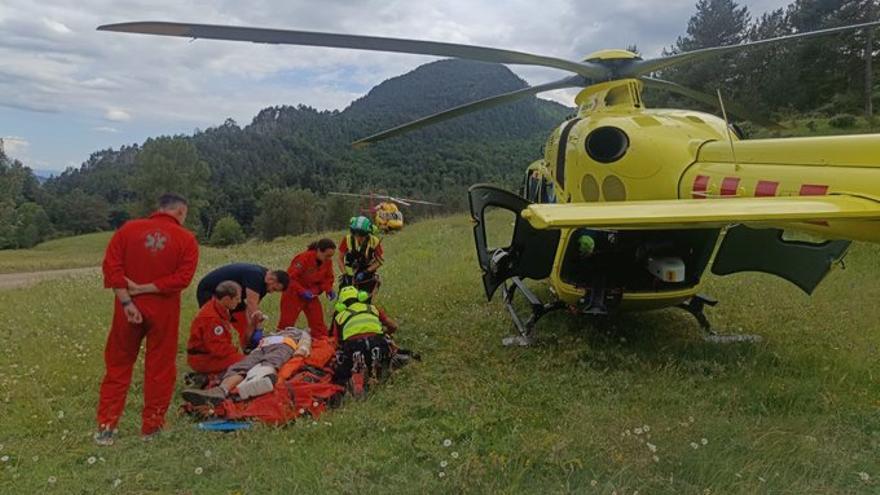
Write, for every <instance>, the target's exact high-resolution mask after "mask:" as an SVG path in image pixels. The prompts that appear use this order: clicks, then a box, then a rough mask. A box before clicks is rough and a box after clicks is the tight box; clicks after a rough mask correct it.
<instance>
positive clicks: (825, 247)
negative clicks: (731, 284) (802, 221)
mask: <svg viewBox="0 0 880 495" xmlns="http://www.w3.org/2000/svg"><path fill="white" fill-rule="evenodd" d="M849 245H850V241H828V242H824V243H821V244H816V243H810V242H803V241H791V240H786V239H784V238H783V231H782V230H780V229H752V228H749V227H746V226H744V225H738V226H736V227H732V228H730V229H728V230H727V234H726V235H725V236H724V240H723V241H722V243H721V247H720V248H718V253H717V254H716V255H715V262H714V263H713V264H712V273H714V274H716V275H730V274H731V273H739V272H748V271H750V272H763V273H769V274H771V275H776V276H778V277H782V278H784V279H785V280H788V281H789V282H791V283H793V284H795V285H797V286H798V287H800V288H801V290H803V291H804V292H806V293H807V294H812V293H813V290H814V289H815V288H816V286H817V285H819V283H820V282H822V279H824V278H825V275H827V274H828V272H829V271H830V270H831V267H832V265H833V264H834V263H835V262H837V261H839V260H840V259H841V258H842V257H843V255H844V254H846V250H847V248H849Z"/></svg>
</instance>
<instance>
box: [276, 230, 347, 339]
mask: <svg viewBox="0 0 880 495" xmlns="http://www.w3.org/2000/svg"><path fill="white" fill-rule="evenodd" d="M335 252H336V244H335V243H334V242H333V241H332V240H330V239H321V240H319V241H316V242H313V243H311V244H309V247H308V249H306V250H305V251H303V252H302V253H299V254H297V255H296V256H294V257H293V260H291V262H290V267H289V268H288V269H287V274H288V275H290V285H289V286H288V288H287V290H285V291H284V292H283V293H282V294H281V316H280V318H279V319H278V328H279V329H284V328H287V327H292V326H294V325H295V324H296V319H297V318H299V314H300V312H304V313H305V314H306V319H307V320H308V322H309V329H310V330H311V334H312V338H313V339H326V338H327V324H326V323H324V309H323V308H322V307H321V301H320V299H318V296H320V295H321V294H322V293H325V294H327V299H331V300H332V299H335V298H336V293H335V292H333V254H334V253H335Z"/></svg>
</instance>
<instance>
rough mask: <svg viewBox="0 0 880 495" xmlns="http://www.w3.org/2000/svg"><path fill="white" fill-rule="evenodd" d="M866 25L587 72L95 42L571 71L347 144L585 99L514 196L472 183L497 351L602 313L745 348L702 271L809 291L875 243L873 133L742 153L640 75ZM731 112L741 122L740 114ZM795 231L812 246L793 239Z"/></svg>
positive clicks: (627, 55)
mask: <svg viewBox="0 0 880 495" xmlns="http://www.w3.org/2000/svg"><path fill="white" fill-rule="evenodd" d="M878 25H880V22H871V23H864V24H858V25H852V26H845V27H839V28H832V29H824V30H820V31H812V32H804V33H799V34H795V35H791V36H784V37H779V38H773V39H767V40H762V41H756V42H751V43H744V44H740V45H733V46H720V47H713V48H705V49H700V50H696V51H692V52H685V53H678V54H674V55H669V56H663V57H659V58H654V59H642V58H641V57H639V56H638V55H636V54H634V53H632V52H630V51H626V50H604V51H599V52H596V53H594V54H592V55H589V56H587V57H586V58H585V59H584V60H583V61H573V60H565V59H560V58H555V57H549V56H543V55H536V54H531V53H525V52H518V51H511V50H503V49H497V48H488V47H481V46H472V45H461V44H452V43H440V42H431V41H421V40H411V39H394V38H381V37H373V36H356V35H346V34H332V33H317V32H308V31H288V30H276V29H261V28H248V27H237V26H215V25H202V24H180V23H168V22H135V23H124V24H113V25H106V26H101V27H99V28H98V29H100V30H107V31H121V32H129V33H143V34H156V35H166V36H180V37H184V38H210V39H223V40H237V41H249V42H256V43H273V44H295V45H311V46H326V47H335V48H351V49H362V50H378V51H391V52H402V53H414V54H422V55H435V56H445V57H455V58H467V59H473V60H479V61H484V62H496V63H503V64H522V65H533V66H541V67H550V68H555V69H560V70H563V71H567V72H569V73H572V74H573V75H571V76H568V77H565V78H563V79H560V80H557V81H553V82H549V83H546V84H540V85H536V86H531V87H526V88H523V89H520V90H517V91H513V92H509V93H505V94H502V95H498V96H492V97H489V98H484V99H482V100H478V101H475V102H473V103H468V104H464V105H461V106H458V107H455V108H452V109H450V110H446V111H443V112H439V113H436V114H434V115H430V116H428V117H424V118H422V119H419V120H416V121H413V122H410V123H406V124H403V125H400V126H398V127H395V128H392V129H389V130H387V131H383V132H381V133H378V134H375V135H372V136H369V137H367V138H364V139H361V140H359V141H357V142H355V143H354V144H355V145H366V144H370V143H374V142H376V141H380V140H382V139H386V138H389V137H392V136H396V135H398V134H402V133H405V132H408V131H411V130H414V129H418V128H421V127H424V126H427V125H431V124H435V123H437V122H441V121H444V120H447V119H450V118H454V117H457V116H460V115H463V114H466V113H470V112H473V111H478V110H482V109H485V108H489V107H493V106H496V105H501V104H505V103H509V102H513V101H516V100H518V99H521V98H525V97H530V96H533V95H536V94H538V93H541V92H545V91H550V90H556V89H562V88H582V89H581V91H580V93H579V94H578V95H577V97H576V99H575V102H576V103H577V107H578V113H577V116H576V117H574V118H572V119H570V120H567V121H566V122H563V123H561V124H560V125H559V126H558V127H557V128H556V129H555V130H554V131H553V133H552V134H551V135H550V138H549V139H548V141H547V144H546V146H545V150H544V157H543V159H542V160H538V161H537V162H535V163H533V164H531V165H530V166H529V167H528V170H527V172H526V176H525V180H524V184H523V189H522V191H521V192H522V195H518V194H514V193H512V192H509V191H506V190H503V189H500V188H497V187H493V186H490V185H475V186H473V187H471V189H470V191H469V199H470V208H471V214H472V216H473V218H474V220H475V227H474V237H475V242H476V246H477V257H478V261H479V265H480V268H481V269H482V271H483V284H484V287H485V292H486V296H487V298H489V299H491V298H492V296H493V294H494V293H495V292H496V291H497V289H498V288H499V287H500V288H501V289H502V293H503V298H504V303H505V305H506V306H507V308H508V309H509V310H510V313H511V315H512V318H513V321H514V324H515V326H516V328H517V330H518V333H517V334H516V335H514V336H513V337H511V338H508V339H505V343H506V344H519V345H528V344H529V343H531V342H532V341H533V337H534V328H535V325H536V323H537V321H538V320H539V319H540V318H541V317H542V316H543V315H545V314H546V313H547V312H549V311H553V310H556V309H563V308H567V309H570V310H573V311H576V312H580V313H584V314H591V315H603V314H609V313H613V312H615V311H629V310H652V309H659V308H665V307H673V306H677V307H680V308H682V309H685V310H687V311H688V312H690V313H691V314H693V315H694V316H695V317H696V318H697V320H698V322H699V323H700V326H701V328H702V329H703V330H705V331H706V334H707V338H708V339H710V340H715V341H729V340H743V339H747V338H750V336H738V335H727V336H719V335H716V334H714V332H713V330H712V328H711V325H710V324H709V321H708V319H707V317H706V315H705V314H704V306H706V305H715V304H716V301H714V300H712V299H709V298H707V297H705V296H701V295H699V294H698V290H699V287H700V282H701V279H702V276H703V274H704V273H705V272H706V270H707V269H710V266H711V270H712V272H713V273H715V274H718V275H726V274H731V273H737V272H744V271H759V272H765V273H771V274H774V275H777V276H779V277H782V278H784V279H786V280H789V281H791V282H792V283H794V284H796V285H797V286H798V287H800V288H801V289H802V290H804V291H805V292H807V293H808V294H809V293H812V291H813V290H814V289H815V288H816V286H817V285H818V284H819V283H820V282H821V281H822V279H823V278H824V277H825V275H826V274H827V273H828V272H829V271H830V270H831V268H832V267H833V265H834V264H835V263H836V262H837V261H838V260H840V259H841V258H842V257H843V256H844V255H845V253H846V250H847V248H848V247H849V244H850V241H851V240H863V241H869V242H880V135H878V134H873V135H859V136H856V135H849V136H834V137H815V138H788V139H761V140H743V139H742V136H741V135H740V134H739V133H738V132H737V129H736V128H735V127H734V126H731V125H729V124H728V121H727V118H726V114H725V115H724V118H719V117H716V116H715V115H711V114H708V113H703V112H697V111H690V110H670V109H648V108H646V107H645V104H644V102H643V101H642V91H643V89H645V88H646V87H648V88H656V89H659V90H664V91H671V92H675V93H678V94H681V95H684V96H687V97H690V98H693V99H695V100H697V101H701V102H703V103H708V104H715V103H716V102H719V101H718V100H716V98H715V97H712V96H710V95H707V94H704V93H701V92H698V91H694V90H692V89H689V88H686V87H683V86H681V85H678V84H676V83H673V82H669V81H664V80H660V79H656V78H653V77H650V76H651V74H653V73H655V72H657V71H661V70H663V69H666V68H669V67H672V66H675V65H678V64H682V63H693V62H698V61H700V60H703V59H706V58H710V57H716V56H719V55H723V54H730V53H734V52H737V51H739V50H743V49H749V48H753V47H757V46H764V45H769V44H774V43H778V42H789V41H796V40H803V39H808V38H814V37H819V36H827V35H832V34H838V33H844V32H849V31H853V30H857V29H870V28H874V27H875V26H878ZM719 97H720V94H719ZM719 100H720V98H719ZM720 103H721V107H722V113H723V114H724V110H725V109H724V104H723V102H720ZM728 108H729V109H730V110H731V113H732V114H735V115H739V116H741V117H743V116H745V117H749V115H748V112H747V111H745V110H743V109H740V108H737V107H735V106H732V105H728ZM751 120H759V119H756V118H754V117H753V118H752V119H751ZM487 209H489V210H492V209H501V210H508V211H510V212H513V214H515V215H516V216H515V218H516V220H515V224H514V230H513V234H512V239H511V242H510V244H509V245H508V246H504V247H500V248H496V249H490V248H489V246H488V245H487V236H486V218H485V217H486V212H487ZM793 231H794V232H806V233H809V234H811V235H813V236H815V237H817V238H820V239H823V242H805V241H803V240H798V239H796V238H792V237H791V235H790V233H791V232H793ZM524 278H530V279H535V280H543V279H548V280H549V284H550V288H551V292H552V294H553V295H554V298H555V300H554V301H552V302H548V303H545V302H542V301H541V300H540V299H539V298H538V297H536V296H535V294H534V293H533V292H532V291H531V290H530V289H529V288H528V287H527V286H526V285H525V284H524V282H523V279H524ZM518 292H519V293H521V294H522V295H523V296H524V297H525V298H526V300H527V301H528V304H529V307H530V310H531V314H530V315H529V316H528V318H522V317H521V316H520V315H518V313H517V311H516V309H515V307H514V296H515V295H516V293H518Z"/></svg>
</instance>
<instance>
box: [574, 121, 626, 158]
mask: <svg viewBox="0 0 880 495" xmlns="http://www.w3.org/2000/svg"><path fill="white" fill-rule="evenodd" d="M584 143H585V144H584V147H585V148H586V150H587V154H588V155H590V158H592V159H593V160H595V161H597V162H599V163H613V162H616V161H617V160H620V159H621V158H623V155H625V154H626V150H627V149H628V148H629V136H627V135H626V133H625V132H623V131H622V130H620V129H618V128H617V127H610V126H606V127H600V128H598V129H595V130H593V132H591V133H590V134H588V135H587V139H586V140H585V142H584Z"/></svg>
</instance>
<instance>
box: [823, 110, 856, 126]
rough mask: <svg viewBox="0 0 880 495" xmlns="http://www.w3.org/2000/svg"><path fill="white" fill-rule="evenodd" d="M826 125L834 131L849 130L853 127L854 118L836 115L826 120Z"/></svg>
mask: <svg viewBox="0 0 880 495" xmlns="http://www.w3.org/2000/svg"><path fill="white" fill-rule="evenodd" d="M828 125H830V126H831V127H834V128H836V129H849V128H851V127H855V125H856V117H855V116H854V115H847V114H845V113H842V114H838V115H835V116H834V117H831V118H830V119H828Z"/></svg>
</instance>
